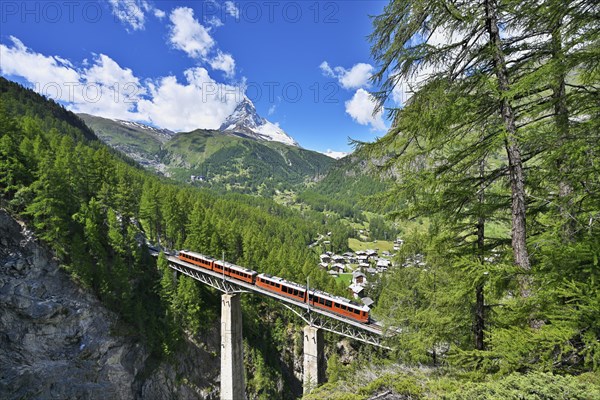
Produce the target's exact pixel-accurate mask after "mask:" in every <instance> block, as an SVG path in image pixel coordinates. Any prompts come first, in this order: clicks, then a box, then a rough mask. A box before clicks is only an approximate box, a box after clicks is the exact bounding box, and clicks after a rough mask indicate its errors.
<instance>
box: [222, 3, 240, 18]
mask: <svg viewBox="0 0 600 400" xmlns="http://www.w3.org/2000/svg"><path fill="white" fill-rule="evenodd" d="M225 12H227V14H229V15H231V16H232V17H235V18H239V17H240V10H239V8H237V6H236V5H235V3H234V2H233V1H226V2H225Z"/></svg>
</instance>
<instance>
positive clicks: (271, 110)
mask: <svg viewBox="0 0 600 400" xmlns="http://www.w3.org/2000/svg"><path fill="white" fill-rule="evenodd" d="M276 109H277V106H276V105H275V104H271V107H269V111H267V115H269V116H271V115H273V114H275V110H276Z"/></svg>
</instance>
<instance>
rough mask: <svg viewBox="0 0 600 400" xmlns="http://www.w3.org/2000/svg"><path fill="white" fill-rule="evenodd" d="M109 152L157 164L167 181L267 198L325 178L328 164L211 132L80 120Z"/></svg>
mask: <svg viewBox="0 0 600 400" xmlns="http://www.w3.org/2000/svg"><path fill="white" fill-rule="evenodd" d="M80 117H81V118H82V119H83V120H84V121H86V123H88V124H89V126H90V127H92V128H93V129H94V131H95V132H96V133H97V134H98V136H99V137H100V138H101V139H102V140H103V141H105V142H106V143H108V144H110V145H111V146H112V147H114V148H116V149H118V150H120V151H123V152H126V153H128V154H135V155H136V156H137V157H139V158H140V159H142V160H144V162H147V163H155V164H157V163H162V164H164V165H165V166H166V170H167V172H168V173H169V175H170V176H172V177H173V178H174V179H176V180H178V181H181V182H189V181H190V175H196V176H203V177H204V178H205V181H203V182H201V183H198V185H200V186H202V187H206V188H212V189H216V190H219V191H236V192H240V193H248V194H260V195H262V196H265V197H271V196H272V195H273V194H274V193H275V190H286V189H290V188H296V187H300V186H302V185H303V184H304V183H305V181H308V180H312V179H315V178H316V177H319V176H321V175H323V174H325V173H326V172H327V171H328V169H329V168H330V166H331V165H332V164H333V162H334V161H333V160H332V159H331V158H329V157H327V156H325V155H323V154H320V153H317V152H314V151H310V150H305V149H302V148H298V147H293V146H286V145H283V144H281V143H277V142H259V141H256V140H251V139H248V138H244V137H238V136H234V135H229V134H223V133H221V132H217V131H210V130H196V131H193V132H184V133H178V134H172V133H171V134H168V133H165V132H159V131H155V130H149V129H142V128H138V127H135V126H132V125H123V124H121V123H119V122H115V121H112V120H108V119H105V118H100V117H94V116H91V115H86V114H81V115H80Z"/></svg>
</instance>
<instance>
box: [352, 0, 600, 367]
mask: <svg viewBox="0 0 600 400" xmlns="http://www.w3.org/2000/svg"><path fill="white" fill-rule="evenodd" d="M599 12H600V9H599V8H598V5H597V4H596V3H593V2H587V1H583V2H559V1H554V0H548V1H541V2H536V3H535V4H533V3H515V2H504V1H498V2H496V1H492V0H485V1H481V2H478V3H472V2H464V3H453V4H452V6H450V7H449V6H448V5H447V4H445V3H444V4H442V3H439V4H438V3H435V4H434V3H431V2H422V1H408V0H394V1H391V2H390V4H389V5H388V6H387V7H386V8H385V10H384V13H383V14H382V15H380V16H377V17H376V18H375V19H374V32H373V34H372V36H371V41H372V51H373V56H374V58H375V60H376V61H377V62H378V63H379V69H378V71H377V72H376V74H375V75H374V82H375V83H378V84H381V86H380V88H381V89H380V91H379V92H376V93H375V94H376V97H377V99H378V101H379V104H380V106H383V104H384V103H385V101H386V99H387V98H388V97H389V96H391V95H392V92H393V90H394V88H395V87H396V86H397V85H401V84H402V82H405V81H407V80H410V79H414V77H415V76H420V77H421V81H420V83H419V85H418V86H416V89H415V92H414V94H413V95H412V97H411V98H410V99H409V101H408V102H407V103H406V104H405V105H404V107H403V108H401V109H394V110H392V111H391V118H393V127H392V129H391V130H390V132H389V133H388V134H387V135H386V136H385V137H384V138H382V139H381V140H380V141H378V142H376V143H373V144H368V145H364V146H363V150H364V151H367V152H369V153H370V154H371V155H372V156H373V157H375V158H377V157H379V158H383V159H386V160H387V161H386V163H385V164H384V165H382V166H381V167H380V168H381V169H382V170H383V171H390V170H393V171H395V172H396V173H397V174H396V175H397V179H396V182H395V184H394V185H392V186H391V187H390V190H389V192H388V198H389V199H390V200H392V201H393V202H395V204H396V208H395V211H396V213H395V214H396V215H398V216H400V217H402V218H412V217H415V216H426V217H427V218H428V219H429V220H430V226H429V228H428V229H427V230H422V231H417V232H414V233H413V234H412V235H410V236H408V237H406V238H405V239H406V242H405V245H404V246H403V247H402V250H401V252H400V254H399V260H398V261H399V262H400V263H404V264H405V265H408V266H407V267H406V268H404V269H399V270H397V271H396V272H394V273H392V274H391V275H390V276H389V277H388V279H387V282H386V286H385V287H384V289H383V291H382V295H381V298H380V302H379V304H378V309H379V312H380V313H381V315H385V316H386V318H387V319H388V322H389V323H390V324H392V325H394V326H402V327H403V335H402V336H401V337H399V338H398V339H399V343H398V352H399V354H401V355H402V357H403V359H405V360H413V361H415V362H429V363H431V364H433V365H439V364H451V365H454V366H457V367H459V368H464V369H467V370H470V371H474V372H475V373H480V374H486V373H491V374H507V373H511V372H515V371H519V372H523V371H530V370H542V371H552V372H555V373H581V372H586V371H597V369H598V365H599V363H598V361H599V360H600V346H599V345H598V343H600V342H599V340H600V324H599V323H598V321H600V303H599V302H598V301H599V299H600V291H599V286H598V285H597V282H598V279H600V268H599V267H598V265H599V264H598V258H599V257H598V255H599V254H600V247H599V245H600V242H599V241H598V237H600V236H599V233H600V219H599V218H598V216H599V215H600V214H599V213H600V206H599V205H600V185H599V183H600V175H599V173H598V172H599V170H598V162H599V161H600V148H599V147H598V139H599V137H598V132H599V130H598V126H599V121H600V118H598V115H599V111H600V108H599V104H600V103H598V101H597V100H598V98H599V97H598V96H599V94H600V92H599V88H600V74H599V72H600V69H599V68H598V57H597V54H598V49H599V48H600V47H599V39H600V37H599V36H598V32H599V31H598V29H597V28H598V24H597V21H598V20H597V17H598V15H599ZM440 36H441V37H444V38H445V39H444V40H441V41H440V40H439V39H438V38H439V37H440ZM417 255H420V256H423V257H424V263H425V264H424V266H423V265H410V264H406V263H407V260H410V259H414V257H415V256H417ZM399 304H401V305H403V306H402V307H398V305H399Z"/></svg>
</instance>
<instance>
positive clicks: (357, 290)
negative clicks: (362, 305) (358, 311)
mask: <svg viewBox="0 0 600 400" xmlns="http://www.w3.org/2000/svg"><path fill="white" fill-rule="evenodd" d="M348 289H350V290H352V291H353V292H354V293H356V294H359V293H360V292H362V291H363V290H365V288H364V287H362V286H360V285H357V284H355V283H353V284H352V285H350V286H348Z"/></svg>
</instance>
